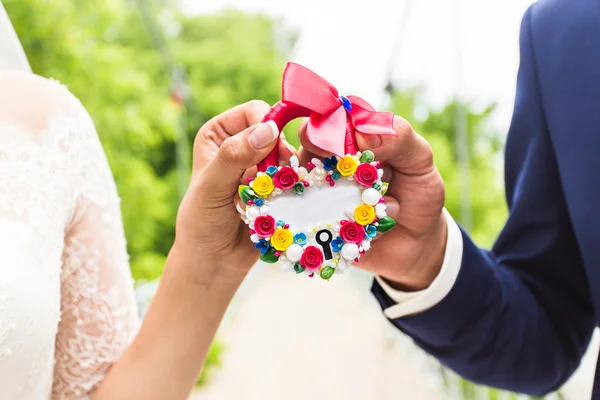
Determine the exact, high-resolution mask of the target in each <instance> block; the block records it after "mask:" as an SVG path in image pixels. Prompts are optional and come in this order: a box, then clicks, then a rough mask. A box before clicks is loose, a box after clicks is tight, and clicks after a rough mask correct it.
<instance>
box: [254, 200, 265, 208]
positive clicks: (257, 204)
mask: <svg viewBox="0 0 600 400" xmlns="http://www.w3.org/2000/svg"><path fill="white" fill-rule="evenodd" d="M254 204H255V205H256V206H257V207H260V206H262V205H263V204H265V201H264V200H263V199H261V198H256V200H254Z"/></svg>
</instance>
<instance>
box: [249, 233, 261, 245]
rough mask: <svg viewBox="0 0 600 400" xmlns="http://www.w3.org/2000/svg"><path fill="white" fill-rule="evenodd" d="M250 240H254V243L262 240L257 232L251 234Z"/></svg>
mask: <svg viewBox="0 0 600 400" xmlns="http://www.w3.org/2000/svg"><path fill="white" fill-rule="evenodd" d="M250 240H252V243H258V242H259V241H260V236H258V235H257V234H256V233H255V234H253V235H250Z"/></svg>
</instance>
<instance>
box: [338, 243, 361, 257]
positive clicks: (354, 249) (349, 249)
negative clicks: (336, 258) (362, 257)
mask: <svg viewBox="0 0 600 400" xmlns="http://www.w3.org/2000/svg"><path fill="white" fill-rule="evenodd" d="M340 254H341V255H342V257H344V258H345V259H346V260H349V261H352V260H354V259H355V258H356V257H358V246H357V245H355V244H354V243H346V244H345V245H344V247H342V251H341V252H340Z"/></svg>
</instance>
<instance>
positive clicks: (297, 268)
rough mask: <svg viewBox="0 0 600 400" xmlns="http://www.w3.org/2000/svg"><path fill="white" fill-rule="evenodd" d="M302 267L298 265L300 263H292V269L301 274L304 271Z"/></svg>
mask: <svg viewBox="0 0 600 400" xmlns="http://www.w3.org/2000/svg"><path fill="white" fill-rule="evenodd" d="M304 269H305V268H304V267H303V266H302V265H300V263H296V265H294V271H296V273H297V274H301V273H303V272H304Z"/></svg>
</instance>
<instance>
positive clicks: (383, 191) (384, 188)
mask: <svg viewBox="0 0 600 400" xmlns="http://www.w3.org/2000/svg"><path fill="white" fill-rule="evenodd" d="M389 185H390V184H389V183H387V182H382V183H381V195H382V196H385V194H386V193H387V191H388V187H389Z"/></svg>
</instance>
